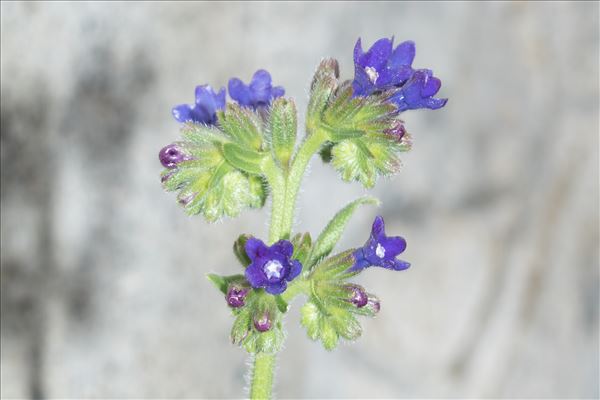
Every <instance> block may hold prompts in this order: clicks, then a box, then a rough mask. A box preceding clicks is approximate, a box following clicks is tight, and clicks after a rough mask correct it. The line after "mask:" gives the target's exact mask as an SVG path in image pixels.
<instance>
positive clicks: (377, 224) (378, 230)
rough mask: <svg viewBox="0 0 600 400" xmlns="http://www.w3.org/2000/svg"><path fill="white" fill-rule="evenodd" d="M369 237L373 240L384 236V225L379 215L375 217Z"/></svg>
mask: <svg viewBox="0 0 600 400" xmlns="http://www.w3.org/2000/svg"><path fill="white" fill-rule="evenodd" d="M371 235H373V237H375V238H377V237H380V236H381V235H385V223H384V222H383V217H382V216H381V215H378V216H376V217H375V221H373V227H372V228H371Z"/></svg>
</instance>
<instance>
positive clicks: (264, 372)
mask: <svg viewBox="0 0 600 400" xmlns="http://www.w3.org/2000/svg"><path fill="white" fill-rule="evenodd" d="M253 365H254V367H253V372H252V383H251V386H250V398H251V399H253V400H254V399H270V398H271V389H272V388H273V371H274V369H275V354H267V353H257V354H255V355H254V362H253Z"/></svg>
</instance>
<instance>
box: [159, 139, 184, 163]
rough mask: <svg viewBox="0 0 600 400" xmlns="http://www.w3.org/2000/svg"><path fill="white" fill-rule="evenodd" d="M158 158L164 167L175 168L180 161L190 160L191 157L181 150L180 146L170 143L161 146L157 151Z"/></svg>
mask: <svg viewBox="0 0 600 400" xmlns="http://www.w3.org/2000/svg"><path fill="white" fill-rule="evenodd" d="M158 159H159V160H160V163H161V164H162V165H163V167H165V168H175V167H177V164H179V163H180V162H182V161H187V160H191V157H190V156H189V155H187V154H185V153H184V152H183V150H182V149H181V147H180V146H178V145H177V144H175V143H171V144H170V145H167V146H165V147H163V148H162V149H161V150H160V152H159V153H158Z"/></svg>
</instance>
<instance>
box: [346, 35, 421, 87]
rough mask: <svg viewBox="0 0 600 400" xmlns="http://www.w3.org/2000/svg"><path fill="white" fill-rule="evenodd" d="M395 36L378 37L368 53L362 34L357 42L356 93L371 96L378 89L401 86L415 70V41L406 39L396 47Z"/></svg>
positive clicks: (355, 63)
mask: <svg viewBox="0 0 600 400" xmlns="http://www.w3.org/2000/svg"><path fill="white" fill-rule="evenodd" d="M393 47H394V39H393V38H392V39H391V40H390V39H388V38H383V39H379V40H378V41H376V42H375V43H374V44H373V46H371V48H370V49H369V50H368V51H367V52H366V53H365V52H364V51H363V49H362V45H361V40H360V38H359V39H358V41H357V42H356V45H355V46H354V82H352V86H353V88H354V95H355V96H368V95H370V94H372V93H373V92H376V91H382V90H387V89H390V88H392V87H395V86H400V85H402V84H403V83H404V82H406V81H407V80H408V79H409V78H410V77H411V75H412V74H413V69H412V66H411V64H412V62H413V59H414V58H415V43H414V42H412V41H410V40H407V41H406V42H402V43H400V44H399V45H398V46H397V47H396V48H395V49H394V48H393Z"/></svg>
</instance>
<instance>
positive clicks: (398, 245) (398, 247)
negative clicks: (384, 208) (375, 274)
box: [349, 216, 410, 272]
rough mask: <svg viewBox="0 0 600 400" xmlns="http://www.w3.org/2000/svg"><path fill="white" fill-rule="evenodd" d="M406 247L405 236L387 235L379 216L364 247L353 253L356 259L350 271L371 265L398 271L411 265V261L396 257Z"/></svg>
mask: <svg viewBox="0 0 600 400" xmlns="http://www.w3.org/2000/svg"><path fill="white" fill-rule="evenodd" d="M404 249H406V241H405V240H404V238H402V237H400V236H391V237H388V236H386V234H385V224H384V222H383V218H382V217H381V216H377V217H376V218H375V221H374V222H373V227H372V229H371V236H370V237H369V239H368V240H367V242H366V243H365V245H364V246H363V247H361V248H360V249H357V250H356V251H355V252H354V253H353V254H354V258H355V260H356V261H355V263H354V265H353V266H352V267H350V268H349V271H350V272H355V271H360V270H363V269H365V268H367V267H371V266H376V267H383V268H387V269H393V270H396V271H401V270H403V269H407V268H408V267H410V264H409V263H407V262H406V261H401V260H397V259H396V256H397V255H398V254H400V253H402V252H403V251H404Z"/></svg>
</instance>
